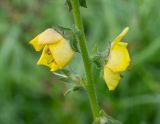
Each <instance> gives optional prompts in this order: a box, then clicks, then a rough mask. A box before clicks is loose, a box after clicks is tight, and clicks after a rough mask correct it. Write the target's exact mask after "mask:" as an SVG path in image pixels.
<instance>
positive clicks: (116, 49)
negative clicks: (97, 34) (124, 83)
mask: <svg viewBox="0 0 160 124" xmlns="http://www.w3.org/2000/svg"><path fill="white" fill-rule="evenodd" d="M128 30H129V28H128V27H126V28H125V29H124V30H123V31H122V32H121V33H120V34H119V35H118V36H117V37H116V38H115V39H114V41H113V42H112V44H111V48H110V51H109V57H108V61H107V63H106V65H105V67H104V76H103V77H104V80H105V82H106V84H107V86H108V88H109V90H114V89H115V88H116V87H117V85H118V83H119V81H120V79H121V76H120V74H121V72H123V71H125V70H126V69H127V67H128V66H129V64H130V56H129V52H128V49H127V45H128V43H125V42H121V40H122V38H123V37H124V36H125V35H126V33H127V32H128Z"/></svg>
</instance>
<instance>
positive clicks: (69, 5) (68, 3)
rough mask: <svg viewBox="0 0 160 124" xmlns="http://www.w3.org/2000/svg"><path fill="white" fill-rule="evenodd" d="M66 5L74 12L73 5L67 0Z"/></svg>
mask: <svg viewBox="0 0 160 124" xmlns="http://www.w3.org/2000/svg"><path fill="white" fill-rule="evenodd" d="M66 4H67V5H68V9H69V11H71V10H72V5H71V2H70V0H66Z"/></svg>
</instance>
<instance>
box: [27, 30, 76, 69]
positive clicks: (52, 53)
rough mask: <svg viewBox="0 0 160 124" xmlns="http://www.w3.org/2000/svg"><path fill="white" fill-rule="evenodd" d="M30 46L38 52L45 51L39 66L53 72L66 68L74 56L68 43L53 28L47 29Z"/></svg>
mask: <svg viewBox="0 0 160 124" xmlns="http://www.w3.org/2000/svg"><path fill="white" fill-rule="evenodd" d="M30 44H31V45H32V46H33V47H34V48H35V50H36V51H40V50H42V49H43V51H42V55H41V57H40V59H39V60H38V62H37V64H41V65H45V66H48V67H49V68H50V69H51V71H56V70H58V69H61V68H63V67H64V66H66V65H67V64H68V63H69V62H70V60H71V59H72V57H73V55H74V52H73V50H72V48H71V47H70V44H69V43H68V41H67V40H66V39H64V38H63V36H62V35H61V34H59V33H58V32H56V31H55V30H53V29H52V28H49V29H46V30H45V31H44V32H42V33H40V34H39V35H37V36H36V37H35V38H34V39H33V40H31V41H30Z"/></svg>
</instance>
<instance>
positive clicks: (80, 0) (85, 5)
mask: <svg viewBox="0 0 160 124" xmlns="http://www.w3.org/2000/svg"><path fill="white" fill-rule="evenodd" d="M79 4H80V6H82V7H84V8H87V4H86V0H79Z"/></svg>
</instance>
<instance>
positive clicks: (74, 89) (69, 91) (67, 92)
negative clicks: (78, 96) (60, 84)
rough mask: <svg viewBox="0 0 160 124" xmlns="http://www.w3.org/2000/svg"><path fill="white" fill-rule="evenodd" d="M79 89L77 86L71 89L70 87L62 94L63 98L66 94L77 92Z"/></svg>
mask: <svg viewBox="0 0 160 124" xmlns="http://www.w3.org/2000/svg"><path fill="white" fill-rule="evenodd" d="M81 88H82V87H81V86H79V85H76V86H73V87H71V88H70V89H68V90H67V91H66V92H65V93H64V96H66V95H68V94H69V93H71V92H75V91H78V90H80V89H81Z"/></svg>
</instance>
